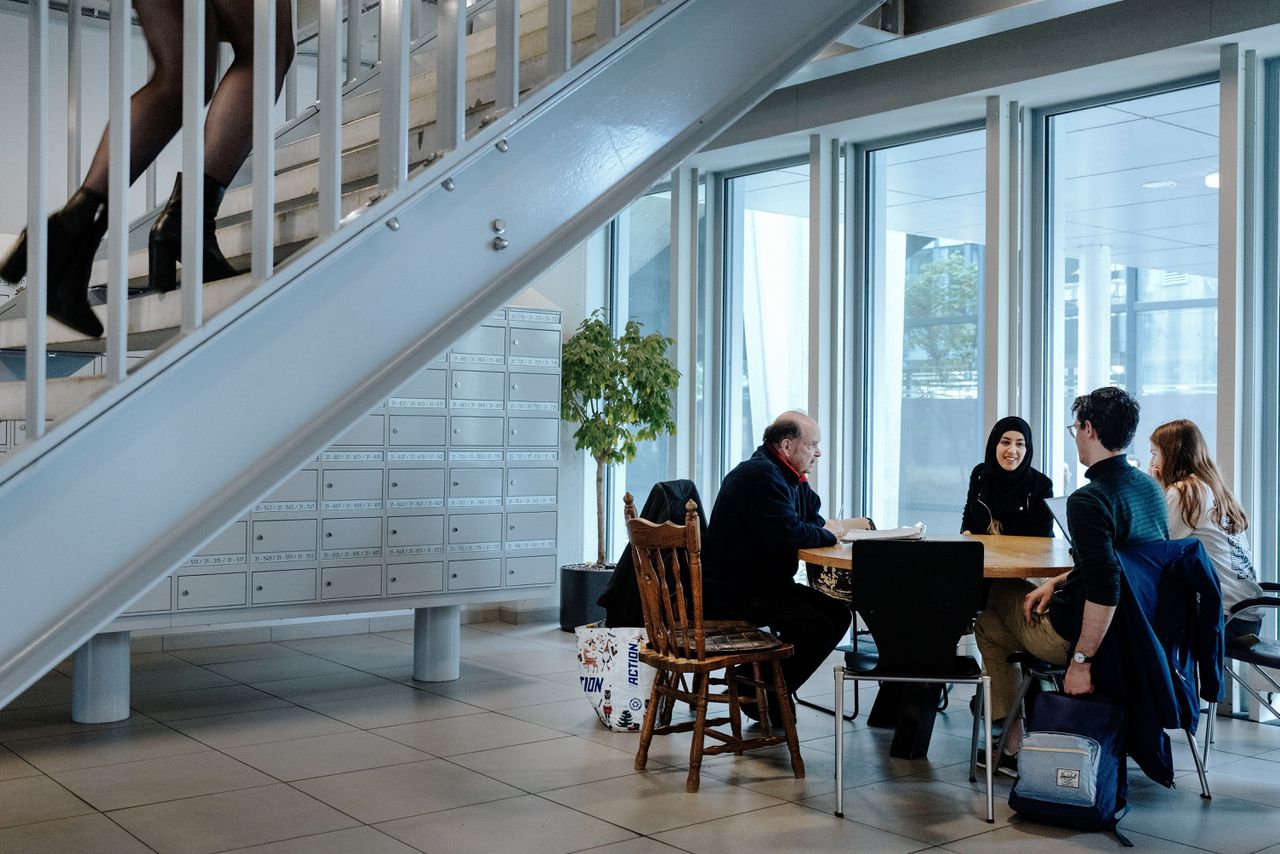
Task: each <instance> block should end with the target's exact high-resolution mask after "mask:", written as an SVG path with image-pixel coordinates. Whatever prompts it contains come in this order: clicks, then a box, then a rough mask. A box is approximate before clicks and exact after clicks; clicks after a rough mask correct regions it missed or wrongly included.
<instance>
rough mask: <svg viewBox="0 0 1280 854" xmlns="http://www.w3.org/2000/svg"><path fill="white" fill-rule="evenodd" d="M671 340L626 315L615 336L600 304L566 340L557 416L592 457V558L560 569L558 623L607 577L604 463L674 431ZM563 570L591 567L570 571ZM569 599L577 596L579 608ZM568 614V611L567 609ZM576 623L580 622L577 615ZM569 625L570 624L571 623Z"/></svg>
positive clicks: (590, 601)
mask: <svg viewBox="0 0 1280 854" xmlns="http://www.w3.org/2000/svg"><path fill="white" fill-rule="evenodd" d="M674 343H675V340H674V339H672V338H668V337H666V336H665V335H661V334H659V333H656V332H654V333H651V334H649V335H642V334H641V324H639V323H637V322H636V321H634V320H629V321H627V325H626V326H625V327H624V329H623V331H622V334H621V335H616V336H615V335H614V334H613V329H612V327H611V326H610V325H609V321H608V319H607V318H606V317H605V313H604V310H603V309H596V310H595V311H594V312H592V313H591V316H589V317H587V318H585V319H584V320H583V321H582V324H581V325H580V326H579V327H578V329H577V330H576V331H575V332H574V334H573V336H572V337H570V338H569V340H568V341H566V342H565V344H564V348H563V350H562V352H561V356H560V370H561V380H560V382H561V386H560V415H561V417H562V418H563V419H564V420H565V421H568V422H570V423H575V424H577V425H578V429H577V430H575V431H574V433H573V438H574V447H575V448H576V449H577V450H580V451H587V452H588V453H590V454H591V458H592V459H593V460H595V462H596V560H595V563H594V564H583V565H580V566H578V567H576V568H573V567H565V570H566V571H565V572H562V573H561V627H564V625H565V623H566V617H570V622H572V621H574V620H576V619H579V617H577V616H574V615H576V614H582V615H585V614H586V610H587V606H589V605H594V603H595V600H596V598H597V597H598V596H599V594H600V592H602V591H603V587H604V584H606V583H607V582H608V579H609V576H608V573H606V572H603V570H605V569H606V564H605V552H604V520H605V503H604V475H605V468H606V467H607V466H610V465H614V464H616V463H624V462H630V461H631V460H632V459H634V458H635V455H636V443H637V442H642V441H645V440H648V439H656V438H657V437H659V436H661V435H663V434H667V433H675V430H676V425H675V420H674V419H673V418H672V414H671V395H672V392H674V391H675V389H676V386H677V384H678V383H679V382H680V372H679V371H678V370H676V368H675V367H674V366H673V365H672V364H671V362H670V361H668V359H667V350H668V348H670V347H671V345H672V344H674ZM570 570H576V571H577V572H579V573H581V572H591V573H592V574H593V575H594V576H595V583H594V584H591V583H590V578H589V577H587V576H581V577H577V576H574V575H573V572H572V571H570ZM574 599H581V600H582V607H581V608H578V607H577V603H576V602H574V601H573V600H574ZM566 611H567V612H569V613H566ZM582 621H583V622H587V620H586V619H585V618H584V619H582ZM570 628H572V625H570Z"/></svg>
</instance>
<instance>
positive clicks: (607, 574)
mask: <svg viewBox="0 0 1280 854" xmlns="http://www.w3.org/2000/svg"><path fill="white" fill-rule="evenodd" d="M613 569H614V564H611V563H610V564H606V565H605V567H604V569H600V568H598V567H597V566H596V565H595V564H593V563H571V564H567V565H565V566H562V567H560V628H561V630H562V631H566V632H571V631H573V630H574V629H576V628H577V627H578V626H582V625H585V624H587V623H594V622H595V621H597V620H603V619H604V608H602V607H600V606H599V605H597V604H596V600H597V599H599V598H600V596H601V594H603V593H604V590H605V588H606V587H608V586H609V579H611V578H612V577H613Z"/></svg>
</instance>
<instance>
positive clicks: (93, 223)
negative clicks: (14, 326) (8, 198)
mask: <svg viewBox="0 0 1280 854" xmlns="http://www.w3.org/2000/svg"><path fill="white" fill-rule="evenodd" d="M106 233H107V199H106V197H105V196H103V195H101V194H99V193H96V192H94V191H93V190H89V189H86V188H84V187H81V188H80V189H78V190H76V192H75V194H74V195H72V196H71V198H70V199H68V200H67V203H66V205H65V206H63V208H62V210H60V211H57V212H55V213H53V214H50V215H49V280H48V281H47V282H46V284H45V291H46V293H47V294H48V306H47V311H48V314H49V316H50V317H52V318H54V319H55V320H58V321H60V322H61V323H64V324H66V325H67V326H70V327H71V328H72V329H74V330H75V331H77V332H79V333H80V334H82V335H87V336H89V337H91V338H97V337H99V336H101V335H102V321H100V320H98V316H97V315H95V314H94V313H93V309H92V308H90V307H89V274H90V273H91V272H92V271H93V256H94V255H95V254H96V253H97V251H98V244H99V243H101V242H102V236H103V235H104V234H106ZM26 274H27V232H26V229H23V231H22V234H20V235H19V236H18V242H17V244H15V245H14V247H13V249H11V250H10V251H9V254H8V255H7V256H5V259H4V261H3V262H0V277H3V278H4V280H5V281H6V282H10V283H12V284H17V282H18V281H19V280H21V279H22V277H23V276H25V275H26Z"/></svg>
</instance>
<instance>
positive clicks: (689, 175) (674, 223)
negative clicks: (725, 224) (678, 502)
mask: <svg viewBox="0 0 1280 854" xmlns="http://www.w3.org/2000/svg"><path fill="white" fill-rule="evenodd" d="M698 263H699V259H698V170H696V169H691V168H689V167H687V166H681V167H680V168H679V169H676V170H675V171H674V172H672V173H671V289H670V299H671V310H670V317H671V337H672V338H674V339H675V340H676V352H675V364H676V367H677V368H679V369H680V385H679V387H678V388H677V389H676V396H675V403H676V408H675V419H676V425H677V426H676V435H675V439H674V446H675V452H674V453H672V454H670V455H669V460H670V462H669V467H668V471H667V476H668V477H671V478H678V477H687V478H690V479H693V480H694V481H696V480H697V466H698V455H697V448H698V445H697V427H696V419H697V412H698V347H697V345H698V323H699V322H700V320H701V318H700V315H699V311H698Z"/></svg>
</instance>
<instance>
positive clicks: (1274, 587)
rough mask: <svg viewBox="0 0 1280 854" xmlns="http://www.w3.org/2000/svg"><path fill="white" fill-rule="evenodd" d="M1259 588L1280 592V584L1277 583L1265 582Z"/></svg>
mask: <svg viewBox="0 0 1280 854" xmlns="http://www.w3.org/2000/svg"><path fill="white" fill-rule="evenodd" d="M1258 586H1259V587H1261V588H1262V589H1263V590H1271V591H1273V592H1274V591H1280V582H1276V581H1263V582H1261V583H1260V584H1258Z"/></svg>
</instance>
